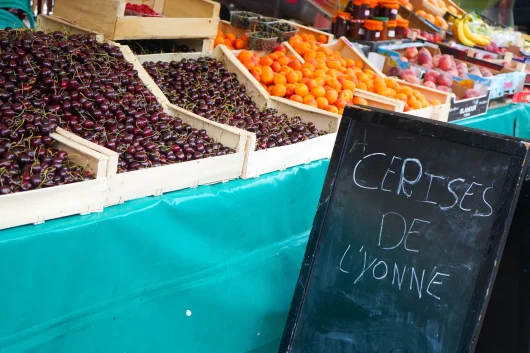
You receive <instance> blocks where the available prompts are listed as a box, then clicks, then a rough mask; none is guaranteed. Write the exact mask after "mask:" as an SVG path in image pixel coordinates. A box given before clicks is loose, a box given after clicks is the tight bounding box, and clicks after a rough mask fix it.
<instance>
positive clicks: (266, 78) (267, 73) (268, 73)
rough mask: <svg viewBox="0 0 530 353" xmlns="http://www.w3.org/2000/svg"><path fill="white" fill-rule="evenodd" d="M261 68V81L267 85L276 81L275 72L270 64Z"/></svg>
mask: <svg viewBox="0 0 530 353" xmlns="http://www.w3.org/2000/svg"><path fill="white" fill-rule="evenodd" d="M261 70H262V71H263V73H262V74H261V82H263V83H264V84H266V85H270V84H271V83H272V82H273V81H274V72H273V71H272V69H271V68H270V66H263V67H262V68H261Z"/></svg>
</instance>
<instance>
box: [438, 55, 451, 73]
mask: <svg viewBox="0 0 530 353" xmlns="http://www.w3.org/2000/svg"><path fill="white" fill-rule="evenodd" d="M452 66H453V57H452V56H451V55H442V57H441V58H440V63H439V64H438V67H439V68H440V69H442V70H444V71H447V70H449V69H450V68H451V67H452Z"/></svg>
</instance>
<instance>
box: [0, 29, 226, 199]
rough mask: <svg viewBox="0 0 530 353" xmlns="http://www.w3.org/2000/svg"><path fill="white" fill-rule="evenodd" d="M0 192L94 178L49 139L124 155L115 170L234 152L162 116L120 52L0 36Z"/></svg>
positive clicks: (62, 39)
mask: <svg viewBox="0 0 530 353" xmlns="http://www.w3.org/2000/svg"><path fill="white" fill-rule="evenodd" d="M0 100H1V102H0V186H1V188H0V194H7V193H11V192H17V191H25V190H31V189H36V188H41V187H48V186H53V185H60V184H66V183H70V182H74V181H82V180H84V179H89V178H93V175H92V174H91V173H90V172H88V171H85V170H84V169H83V168H82V167H80V166H76V165H75V164H74V163H73V162H71V161H70V160H69V159H68V156H67V154H66V153H65V152H63V151H57V150H55V149H53V148H51V147H50V146H51V144H52V143H53V140H52V139H51V138H50V136H49V134H50V133H51V132H54V131H55V129H56V128H57V127H58V126H60V127H62V128H64V129H66V130H69V131H71V132H73V133H75V134H76V135H78V136H81V137H83V138H85V139H87V140H89V141H92V142H95V143H97V144H99V145H101V146H105V147H107V148H109V149H111V150H113V151H116V152H118V153H119V155H120V158H119V162H118V172H126V171H132V170H138V169H141V168H149V167H156V166H162V165H166V164H172V163H178V162H182V161H187V160H192V159H200V158H206V157H209V156H215V155H224V154H228V153H234V151H233V150H232V149H229V148H226V147H223V146H222V145H221V144H219V143H215V141H213V139H211V138H210V137H209V136H208V135H207V133H206V131H205V130H197V129H195V128H193V127H191V126H189V125H187V124H185V123H183V122H182V120H181V119H179V118H176V117H172V116H169V115H168V114H166V113H164V112H163V109H162V107H161V105H160V104H158V103H157V101H156V99H155V97H154V96H153V95H152V94H151V93H150V92H149V90H148V89H147V88H146V87H145V85H144V84H143V83H142V82H141V79H140V78H139V77H138V73H137V71H136V70H134V67H133V64H131V63H129V62H128V61H126V60H125V59H124V58H123V55H122V53H121V51H120V49H119V47H112V46H110V45H109V44H107V43H105V44H102V43H98V42H97V41H96V40H95V39H92V38H90V37H88V36H80V35H70V36H66V35H64V34H63V33H60V32H54V33H53V34H44V33H42V32H32V31H29V30H17V31H15V30H11V29H6V30H5V31H0Z"/></svg>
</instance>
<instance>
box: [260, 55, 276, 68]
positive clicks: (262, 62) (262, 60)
mask: <svg viewBox="0 0 530 353" xmlns="http://www.w3.org/2000/svg"><path fill="white" fill-rule="evenodd" d="M272 63H273V61H272V59H271V58H269V57H268V56H262V57H261V58H260V59H259V64H260V65H261V66H271V65H272Z"/></svg>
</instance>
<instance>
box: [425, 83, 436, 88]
mask: <svg viewBox="0 0 530 353" xmlns="http://www.w3.org/2000/svg"><path fill="white" fill-rule="evenodd" d="M423 85H424V86H425V87H429V88H432V89H436V84H435V83H434V82H432V81H425V82H423Z"/></svg>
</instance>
